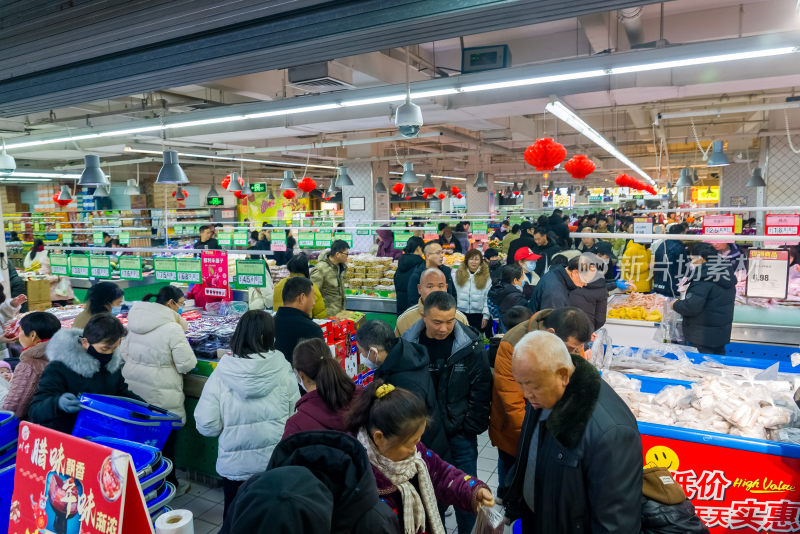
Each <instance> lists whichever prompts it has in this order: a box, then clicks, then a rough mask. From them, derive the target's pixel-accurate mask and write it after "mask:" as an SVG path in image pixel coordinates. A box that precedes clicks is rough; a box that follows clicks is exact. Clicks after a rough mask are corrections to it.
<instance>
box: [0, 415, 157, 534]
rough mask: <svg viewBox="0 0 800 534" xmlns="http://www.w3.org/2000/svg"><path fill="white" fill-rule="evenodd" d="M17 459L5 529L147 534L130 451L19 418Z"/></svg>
mask: <svg viewBox="0 0 800 534" xmlns="http://www.w3.org/2000/svg"><path fill="white" fill-rule="evenodd" d="M16 461H17V463H16V468H15V470H14V494H13V496H12V497H11V514H10V517H9V519H8V532H9V533H12V534H24V533H26V532H30V533H34V532H52V533H59V534H78V533H81V534H144V533H151V534H152V532H153V526H152V524H151V523H150V516H149V514H148V512H147V507H146V504H145V501H144V495H142V489H141V487H140V486H139V481H138V479H137V478H136V470H135V469H134V466H133V461H132V460H131V457H130V455H129V454H126V453H123V452H120V451H117V450H114V449H111V448H109V447H105V446H103V445H99V444H97V443H93V442H91V441H86V440H83V439H81V438H76V437H73V436H70V435H69V434H62V433H61V432H57V431H55V430H51V429H49V428H45V427H43V426H39V425H34V424H32V423H28V422H22V423H20V425H19V442H18V444H17V460H16Z"/></svg>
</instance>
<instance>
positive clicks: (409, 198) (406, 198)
mask: <svg viewBox="0 0 800 534" xmlns="http://www.w3.org/2000/svg"><path fill="white" fill-rule="evenodd" d="M403 198H404V199H405V200H411V197H410V196H408V197H403Z"/></svg>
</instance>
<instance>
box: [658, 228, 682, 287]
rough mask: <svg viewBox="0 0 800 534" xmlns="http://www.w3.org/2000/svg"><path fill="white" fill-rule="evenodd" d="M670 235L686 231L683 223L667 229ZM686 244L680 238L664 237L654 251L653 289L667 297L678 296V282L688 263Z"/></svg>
mask: <svg viewBox="0 0 800 534" xmlns="http://www.w3.org/2000/svg"><path fill="white" fill-rule="evenodd" d="M667 233H668V234H670V235H673V236H674V235H679V234H684V233H686V227H685V226H684V225H683V223H676V224H673V225H672V226H670V227H669V228H668V229H667ZM688 256H689V255H688V253H687V251H686V245H684V244H683V242H681V241H680V240H678V239H664V240H663V241H662V242H661V243H660V244H658V245H657V246H656V248H655V251H654V252H653V291H654V292H656V293H659V294H661V295H664V296H666V297H670V298H675V297H677V296H678V282H680V279H681V277H682V276H683V271H685V269H686V264H687V263H688Z"/></svg>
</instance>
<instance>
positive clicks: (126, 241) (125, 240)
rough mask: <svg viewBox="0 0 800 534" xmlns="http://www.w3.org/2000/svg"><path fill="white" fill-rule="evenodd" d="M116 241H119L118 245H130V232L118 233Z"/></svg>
mask: <svg viewBox="0 0 800 534" xmlns="http://www.w3.org/2000/svg"><path fill="white" fill-rule="evenodd" d="M118 239H119V244H120V245H130V244H131V233H130V232H120V233H119V238H118Z"/></svg>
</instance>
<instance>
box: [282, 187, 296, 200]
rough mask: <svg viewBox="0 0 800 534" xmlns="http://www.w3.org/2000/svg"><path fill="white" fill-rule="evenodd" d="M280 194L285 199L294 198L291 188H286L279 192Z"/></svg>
mask: <svg viewBox="0 0 800 534" xmlns="http://www.w3.org/2000/svg"><path fill="white" fill-rule="evenodd" d="M281 195H283V198H285V199H286V200H292V199H293V198H294V195H295V192H294V191H292V190H291V189H286V190H284V191H283V192H282V193H281Z"/></svg>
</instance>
